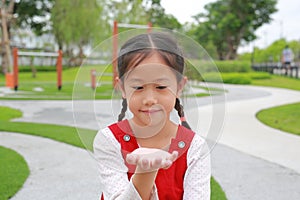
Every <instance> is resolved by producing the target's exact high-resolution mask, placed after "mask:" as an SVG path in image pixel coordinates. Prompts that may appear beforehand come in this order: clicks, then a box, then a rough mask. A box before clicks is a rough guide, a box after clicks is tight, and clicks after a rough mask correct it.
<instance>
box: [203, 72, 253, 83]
mask: <svg viewBox="0 0 300 200" xmlns="http://www.w3.org/2000/svg"><path fill="white" fill-rule="evenodd" d="M221 75H222V79H220V78H219V74H218V73H207V74H204V75H203V79H204V81H205V82H215V83H218V82H221V83H222V82H223V83H230V84H250V83H251V78H250V77H249V76H248V75H247V74H246V73H245V74H243V73H223V74H221Z"/></svg>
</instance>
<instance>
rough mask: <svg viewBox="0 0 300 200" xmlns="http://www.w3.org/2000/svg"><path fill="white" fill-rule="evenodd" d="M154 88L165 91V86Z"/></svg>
mask: <svg viewBox="0 0 300 200" xmlns="http://www.w3.org/2000/svg"><path fill="white" fill-rule="evenodd" d="M156 88H157V89H159V90H163V89H166V88H167V86H157V87H156Z"/></svg>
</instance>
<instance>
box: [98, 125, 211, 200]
mask: <svg viewBox="0 0 300 200" xmlns="http://www.w3.org/2000/svg"><path fill="white" fill-rule="evenodd" d="M94 155H95V158H96V159H97V162H98V166H99V173H100V180H101V183H102V185H101V188H102V189H103V191H102V192H103V193H104V199H105V200H106V199H118V200H121V199H122V200H123V199H124V200H128V199H130V200H141V197H140V195H139V193H138V192H137V190H136V189H135V187H134V185H133V183H132V181H131V180H130V181H129V180H128V176H127V172H128V169H127V167H126V165H125V162H124V159H123V156H122V153H121V145H120V143H119V142H118V141H117V140H116V138H115V136H114V135H113V133H112V132H111V130H110V129H109V128H108V127H107V128H104V129H102V130H100V131H99V132H98V134H97V135H96V137H95V139H94ZM210 177H211V168H210V155H209V150H208V148H207V145H206V143H205V141H204V139H203V138H201V137H200V136H199V135H197V134H195V136H194V138H193V140H192V142H191V145H190V148H189V149H188V152H187V170H186V173H185V176H184V183H183V187H184V188H183V189H184V194H183V199H184V200H197V199H199V200H200V199H201V200H209V199H210ZM151 199H154V200H156V199H159V198H158V195H157V190H156V187H155V186H154V188H153V191H152V197H151Z"/></svg>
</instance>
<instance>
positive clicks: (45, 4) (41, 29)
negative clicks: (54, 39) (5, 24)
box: [13, 0, 54, 35]
mask: <svg viewBox="0 0 300 200" xmlns="http://www.w3.org/2000/svg"><path fill="white" fill-rule="evenodd" d="M53 2H54V0H42V1H32V0H21V1H15V5H14V12H13V13H14V14H15V15H17V18H16V26H17V27H18V28H29V29H31V30H33V31H34V32H35V34H37V35H42V34H43V33H45V32H47V31H49V27H50V24H49V20H48V19H47V16H49V15H50V10H51V7H52V5H53ZM36 18H39V20H36Z"/></svg>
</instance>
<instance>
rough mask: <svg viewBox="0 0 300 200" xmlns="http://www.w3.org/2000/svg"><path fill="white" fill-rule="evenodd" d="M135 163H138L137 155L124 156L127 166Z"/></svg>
mask: <svg viewBox="0 0 300 200" xmlns="http://www.w3.org/2000/svg"><path fill="white" fill-rule="evenodd" d="M137 161H138V156H137V155H132V154H127V156H126V162H127V163H128V164H131V165H136V164H137Z"/></svg>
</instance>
